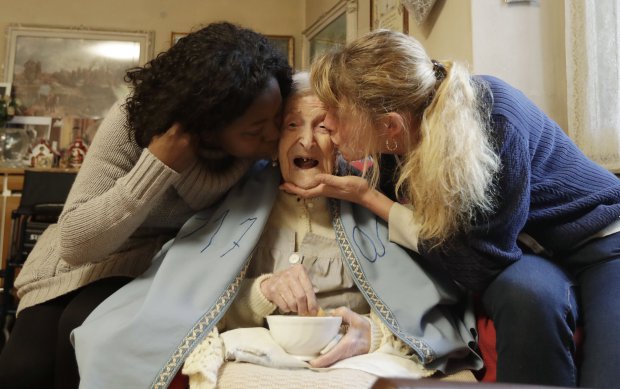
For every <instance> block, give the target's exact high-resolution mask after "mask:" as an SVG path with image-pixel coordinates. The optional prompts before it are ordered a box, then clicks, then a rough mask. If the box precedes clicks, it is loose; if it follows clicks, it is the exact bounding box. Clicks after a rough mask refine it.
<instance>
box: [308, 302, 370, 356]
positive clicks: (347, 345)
mask: <svg viewBox="0 0 620 389" xmlns="http://www.w3.org/2000/svg"><path fill="white" fill-rule="evenodd" d="M328 313H329V314H330V315H331V316H340V317H342V324H343V325H345V326H347V327H346V328H347V332H346V333H345V334H344V336H343V337H342V339H340V341H339V342H338V344H336V345H335V346H334V347H333V348H332V349H331V350H329V351H328V352H327V353H325V354H324V355H321V356H320V357H318V358H315V359H313V360H311V361H309V363H310V365H311V366H312V367H328V366H331V365H333V364H334V363H336V362H338V361H341V360H343V359H345V358H349V357H353V356H356V355H361V354H367V353H368V351H370V342H371V339H370V337H371V328H370V322H369V321H368V320H367V319H366V318H365V317H364V316H362V315H360V314H358V313H355V312H353V311H352V310H350V309H349V308H346V307H340V308H336V309H334V310H332V311H329V312H328Z"/></svg>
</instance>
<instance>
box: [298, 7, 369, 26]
mask: <svg viewBox="0 0 620 389" xmlns="http://www.w3.org/2000/svg"><path fill="white" fill-rule="evenodd" d="M362 1H363V0H362ZM366 1H370V0H366ZM305 3H306V4H305V7H304V10H305V14H306V21H305V23H304V28H303V29H305V28H307V27H309V26H310V25H311V24H312V23H314V22H316V21H317V20H318V19H319V18H320V17H321V16H323V14H325V12H327V11H329V10H330V9H331V8H332V7H333V6H335V5H336V4H338V3H339V0H305Z"/></svg>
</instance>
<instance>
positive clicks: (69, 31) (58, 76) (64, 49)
mask: <svg viewBox="0 0 620 389" xmlns="http://www.w3.org/2000/svg"><path fill="white" fill-rule="evenodd" d="M7 36H8V40H7V42H8V50H7V59H6V64H5V69H6V75H5V78H6V79H7V81H8V82H10V83H11V84H12V88H13V92H14V95H15V97H16V99H18V100H19V102H20V106H21V109H22V112H21V114H22V115H27V116H46V117H55V118H63V121H65V119H66V122H67V123H68V125H69V126H71V123H72V122H73V121H74V119H78V118H91V119H95V120H96V119H100V118H102V117H103V116H105V114H106V113H107V111H108V110H109V108H110V107H111V106H112V104H114V102H115V101H116V100H118V99H119V98H120V97H122V96H124V95H126V94H127V92H128V87H127V85H126V83H125V82H124V79H123V78H124V75H125V72H126V71H127V69H129V68H132V67H135V66H139V65H143V64H145V63H146V61H147V60H149V59H150V58H151V57H152V47H151V42H152V33H150V32H140V31H104V30H90V29H84V28H75V29H74V28H52V27H38V26H22V25H19V26H9V27H8V30H7Z"/></svg>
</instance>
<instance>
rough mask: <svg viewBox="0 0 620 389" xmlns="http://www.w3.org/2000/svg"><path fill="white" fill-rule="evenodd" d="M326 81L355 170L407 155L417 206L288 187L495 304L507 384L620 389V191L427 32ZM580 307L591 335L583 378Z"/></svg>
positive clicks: (342, 67)
mask: <svg viewBox="0 0 620 389" xmlns="http://www.w3.org/2000/svg"><path fill="white" fill-rule="evenodd" d="M311 77H312V83H313V88H314V89H315V91H316V93H317V94H318V96H319V98H320V99H321V100H322V101H323V103H325V104H326V105H327V107H328V113H327V116H326V118H325V125H326V126H327V128H328V129H329V130H330V131H331V138H332V140H333V142H334V143H335V144H336V145H337V146H338V149H339V150H340V152H341V154H342V155H343V156H344V158H345V159H347V160H349V161H354V160H359V159H363V158H365V157H368V156H375V157H376V156H377V155H378V154H379V153H388V154H394V155H396V156H398V157H399V158H400V164H399V169H398V173H397V177H396V185H395V191H396V193H397V195H398V196H399V198H400V199H401V200H402V201H401V202H403V203H404V204H399V203H395V202H393V201H392V200H390V199H389V198H388V197H386V196H385V195H383V194H382V193H380V192H379V191H377V190H375V189H374V185H369V184H368V183H367V181H366V180H364V179H363V178H360V177H353V176H350V177H335V176H332V175H325V174H323V175H318V176H317V177H316V178H315V181H314V183H313V184H314V187H313V188H311V189H302V188H296V187H294V186H292V185H289V184H287V185H284V186H283V188H284V189H285V190H287V191H289V192H293V193H296V194H298V195H300V196H304V197H313V196H321V195H322V196H331V197H336V198H341V199H347V200H349V201H352V202H355V203H359V204H361V205H363V206H365V207H367V208H370V209H371V210H372V211H373V212H374V213H375V214H376V215H378V216H379V217H381V218H382V219H384V220H386V221H388V224H389V229H390V239H391V240H392V241H394V242H397V243H399V244H401V245H404V246H406V247H408V248H410V249H413V250H415V251H418V252H419V253H421V254H422V255H423V257H425V258H426V259H427V261H429V262H432V263H433V264H437V265H440V266H442V267H443V268H444V269H445V271H446V272H448V273H449V274H450V275H451V276H452V278H454V279H455V280H456V281H457V282H458V283H460V284H461V285H462V286H463V287H465V288H467V289H469V290H471V291H474V292H477V293H480V294H481V298H482V302H483V305H484V308H485V309H486V310H487V311H488V313H489V314H490V316H491V318H492V319H493V320H494V323H495V325H496V328H497V351H498V373H497V377H498V380H500V381H509V382H524V383H537V384H550V385H559V386H575V385H578V384H579V385H583V386H587V387H595V388H606V387H614V386H616V385H617V382H620V370H619V369H618V368H617V366H618V364H619V363H620V356H619V355H620V352H619V351H618V350H620V337H619V336H618V331H617V323H618V322H619V321H620V260H619V259H618V258H620V256H619V253H620V234H618V233H617V232H618V231H620V222H619V220H618V218H619V216H620V181H619V180H618V179H617V178H616V177H615V176H614V175H613V174H611V173H609V172H608V171H606V170H604V169H603V168H602V167H600V166H598V165H596V164H595V163H593V162H592V161H590V160H589V159H588V158H587V157H586V156H585V155H584V154H583V153H582V152H581V151H580V150H579V149H578V148H577V147H576V146H575V144H574V143H573V142H572V141H571V140H570V139H569V138H568V137H567V136H566V135H565V133H564V132H563V131H562V129H561V128H560V127H559V126H558V125H557V124H556V123H554V122H553V121H552V120H551V119H550V118H548V117H547V116H546V115H545V114H544V113H543V112H542V111H541V110H540V109H539V108H538V107H536V106H535V105H534V104H533V103H532V102H531V101H530V100H528V99H527V98H526V97H525V96H524V95H523V94H522V93H521V92H519V91H518V90H516V89H515V88H513V87H511V86H510V85H508V84H506V83H505V82H503V81H501V80H499V79H497V78H494V77H487V76H484V77H473V76H472V75H470V74H469V73H468V71H467V70H466V69H465V68H464V67H463V66H462V65H460V64H458V63H456V62H448V61H446V62H437V61H434V60H431V58H429V56H428V55H427V53H426V51H425V50H424V48H423V47H422V46H421V45H420V43H419V42H418V41H416V40H415V39H414V38H412V37H409V36H406V35H403V34H400V33H397V32H392V31H385V30H379V31H374V32H371V33H369V34H367V35H365V36H363V37H361V38H359V39H358V40H357V41H355V42H352V43H350V44H349V45H347V46H346V47H344V48H342V49H340V50H338V51H335V52H332V53H329V54H326V55H325V56H323V57H322V58H320V59H318V60H317V61H316V62H315V64H313V67H312V71H311ZM374 161H379V159H377V158H374ZM364 170H366V169H364ZM380 170H381V168H380V167H379V168H378V169H377V168H374V169H372V172H371V174H369V176H370V177H371V178H372V179H371V180H370V183H371V184H373V183H374V182H376V181H377V177H376V176H377V174H378V172H379V171H380ZM388 178H390V177H388ZM521 242H525V243H527V246H528V247H527V248H526V247H525V246H523V244H522V243H521ZM573 279H574V281H573ZM573 282H574V284H575V285H577V287H578V289H577V290H578V293H575V292H574V291H573ZM576 299H578V300H579V301H580V308H581V311H580V312H579V314H580V315H581V318H580V320H582V321H583V323H584V327H585V334H586V336H585V341H584V348H583V362H582V365H581V368H580V371H578V370H577V367H576V365H575V360H574V349H575V346H574V341H573V331H574V328H575V325H576V324H575V323H576V320H577V314H578V312H577V308H576V304H575V300H576Z"/></svg>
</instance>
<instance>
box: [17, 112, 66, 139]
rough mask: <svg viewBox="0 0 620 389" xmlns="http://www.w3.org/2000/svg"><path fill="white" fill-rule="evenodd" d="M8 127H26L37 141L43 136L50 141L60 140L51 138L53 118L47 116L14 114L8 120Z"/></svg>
mask: <svg viewBox="0 0 620 389" xmlns="http://www.w3.org/2000/svg"><path fill="white" fill-rule="evenodd" d="M7 127H16V128H25V129H26V130H28V131H29V132H30V133H31V134H32V136H33V138H34V141H35V142H36V141H37V140H39V139H41V138H43V139H47V140H49V141H58V140H59V139H51V138H50V131H51V129H52V118H51V117H46V116H14V117H13V119H11V120H9V121H8V122H7Z"/></svg>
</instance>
